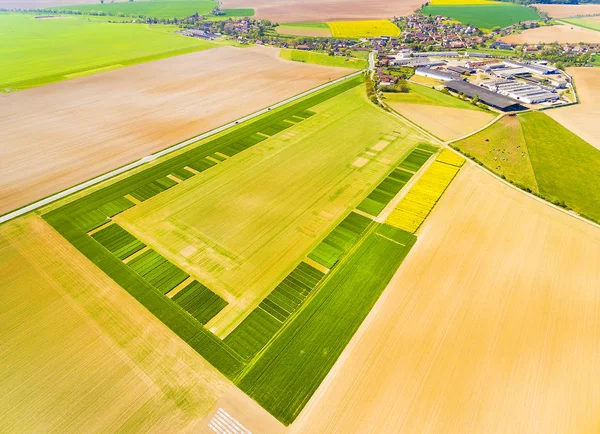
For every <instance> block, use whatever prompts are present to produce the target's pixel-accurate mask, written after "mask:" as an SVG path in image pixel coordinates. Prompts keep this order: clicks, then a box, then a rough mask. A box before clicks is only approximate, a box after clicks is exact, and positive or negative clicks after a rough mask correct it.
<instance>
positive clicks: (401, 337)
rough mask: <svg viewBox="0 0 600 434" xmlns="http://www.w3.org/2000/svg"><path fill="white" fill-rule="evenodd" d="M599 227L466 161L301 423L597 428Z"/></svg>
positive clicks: (332, 427) (499, 429)
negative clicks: (499, 179) (564, 211)
mask: <svg viewBox="0 0 600 434" xmlns="http://www.w3.org/2000/svg"><path fill="white" fill-rule="evenodd" d="M599 263H600V229H598V228H597V227H594V226H592V225H590V224H588V223H585V222H582V221H580V220H578V219H576V218H574V217H571V216H569V215H567V214H565V213H563V212H561V211H558V210H556V209H553V208H551V207H549V206H548V205H546V204H544V203H542V202H540V201H538V200H536V199H533V198H530V197H527V196H525V195H523V193H521V192H519V191H516V190H515V189H513V188H511V187H508V186H506V185H504V184H502V183H500V182H499V181H498V180H496V179H494V178H492V177H491V176H490V175H488V174H487V173H485V172H484V171H482V170H481V169H480V168H478V167H475V166H473V165H471V164H467V165H465V166H464V167H463V168H462V170H461V172H460V173H459V175H458V177H457V178H456V179H455V180H454V181H453V183H452V184H451V185H450V187H449V189H448V191H447V192H446V193H445V194H444V196H443V197H442V199H441V201H440V203H439V204H438V205H437V206H436V208H435V209H434V211H433V213H432V215H431V216H429V218H428V219H427V221H426V223H425V226H424V227H423V228H422V231H421V233H420V234H419V239H418V241H417V244H416V245H415V246H414V247H413V249H412V251H411V252H410V254H409V256H408V258H407V259H406V260H405V261H404V263H403V264H402V266H401V268H400V270H399V271H398V273H397V274H396V276H395V277H394V279H393V280H392V282H391V283H390V285H389V287H388V288H387V289H386V291H385V292H384V294H383V296H382V298H381V299H380V300H379V302H378V304H377V305H376V306H375V309H374V311H373V312H371V314H370V316H369V317H368V318H367V320H366V323H365V324H363V326H362V327H361V329H359V332H358V334H357V335H356V336H355V338H354V339H353V341H352V342H351V343H350V346H349V347H348V348H347V349H346V351H345V352H344V353H343V354H342V357H341V359H340V360H338V363H337V364H336V366H335V367H334V369H333V370H332V372H331V373H330V375H329V377H328V378H327V379H326V381H325V382H324V384H323V385H322V387H321V388H320V389H319V391H318V392H317V394H316V395H315V396H314V397H313V399H312V400H311V402H310V403H309V405H308V406H307V408H306V409H305V411H304V412H303V413H302V414H301V416H300V418H299V419H298V420H297V421H296V422H295V423H294V424H293V425H292V431H293V432H310V433H331V432H345V433H366V432H381V433H383V432H385V433H388V432H390V433H391V432H394V433H396V432H397V433H399V432H401V433H419V434H422V433H467V432H468V433H506V432H513V433H517V432H518V433H525V432H527V433H530V432H544V433H546V432H561V433H563V432H569V433H588V432H598V430H599V429H600V422H599V420H598V417H597V415H598V414H600V383H599V382H598V381H594V380H592V379H596V378H598V376H599V375H600V315H599V314H598V312H600V285H598V282H600V268H599V267H598V264H599Z"/></svg>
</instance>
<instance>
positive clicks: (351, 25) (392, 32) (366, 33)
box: [327, 20, 400, 38]
mask: <svg viewBox="0 0 600 434" xmlns="http://www.w3.org/2000/svg"><path fill="white" fill-rule="evenodd" d="M327 25H328V26H329V28H330V29H331V34H332V35H333V36H334V37H336V38H363V37H370V38H373V37H378V36H400V29H399V28H398V27H397V26H396V25H395V24H394V23H392V22H391V21H388V20H366V21H335V22H328V23H327Z"/></svg>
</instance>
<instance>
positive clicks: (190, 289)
mask: <svg viewBox="0 0 600 434" xmlns="http://www.w3.org/2000/svg"><path fill="white" fill-rule="evenodd" d="M173 301H174V302H175V303H177V304H178V305H179V306H181V307H182V308H184V309H185V310H186V312H188V313H189V314H190V315H192V316H193V317H194V318H196V319H197V320H198V322H200V324H206V323H207V322H208V321H210V320H211V318H212V317H214V316H215V315H216V314H218V313H219V312H220V311H221V310H222V309H223V308H224V307H225V306H227V302H226V301H225V300H223V299H222V298H221V297H219V296H218V295H217V294H215V293H214V292H212V291H211V290H210V289H208V288H207V287H206V286H204V285H202V284H201V283H200V282H198V281H196V280H194V281H193V282H192V283H190V284H189V285H188V286H186V287H185V288H183V290H181V291H180V292H179V293H177V294H176V295H175V296H174V297H173Z"/></svg>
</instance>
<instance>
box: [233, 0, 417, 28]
mask: <svg viewBox="0 0 600 434" xmlns="http://www.w3.org/2000/svg"><path fill="white" fill-rule="evenodd" d="M422 3H423V2H422V1H418V0H275V1H274V0H224V1H223V7H225V8H254V9H255V13H256V16H257V17H258V18H267V19H270V20H273V21H276V22H278V23H294V22H296V23H300V22H306V21H339V20H358V19H368V18H372V19H377V18H381V19H384V18H392V17H393V16H402V15H409V14H411V13H413V12H414V11H415V10H416V9H418V8H419V7H420V6H421V5H422Z"/></svg>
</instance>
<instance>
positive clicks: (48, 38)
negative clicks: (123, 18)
mask: <svg viewBox="0 0 600 434" xmlns="http://www.w3.org/2000/svg"><path fill="white" fill-rule="evenodd" d="M175 30H177V27H175V26H148V25H142V24H139V25H138V24H114V23H107V22H98V21H88V20H86V19H85V18H83V17H74V16H65V17H63V18H58V19H46V20H38V19H35V17H34V16H33V15H24V14H23V15H19V14H5V13H0V57H2V58H5V59H6V58H10V59H11V62H7V63H6V64H5V65H3V67H2V68H1V69H0V90H1V91H3V92H6V91H14V90H19V89H25V88H29V87H35V86H40V85H43V84H48V83H52V82H56V81H61V80H68V79H72V78H77V77H81V76H84V75H89V74H94V73H98V72H104V71H107V70H110V69H116V68H121V67H123V66H128V65H134V64H137V63H142V62H148V61H151V60H157V59H161V58H164V57H170V56H174V55H180V54H185V53H190V52H193V51H199V50H206V49H208V48H214V47H216V46H217V45H215V44H213V43H211V42H208V41H204V40H200V39H194V38H186V37H184V36H181V35H177V34H175V33H174V31H175Z"/></svg>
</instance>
